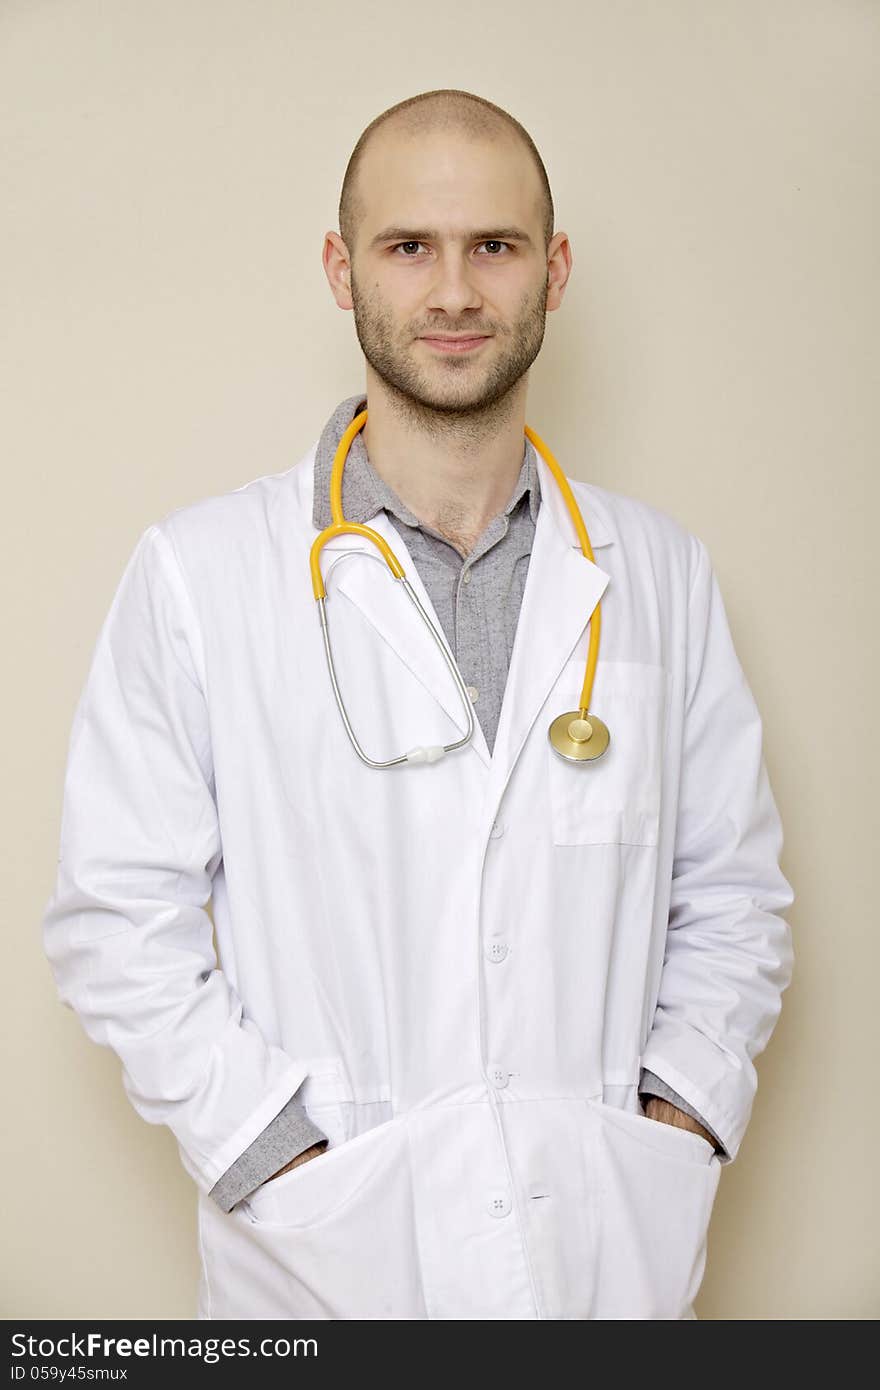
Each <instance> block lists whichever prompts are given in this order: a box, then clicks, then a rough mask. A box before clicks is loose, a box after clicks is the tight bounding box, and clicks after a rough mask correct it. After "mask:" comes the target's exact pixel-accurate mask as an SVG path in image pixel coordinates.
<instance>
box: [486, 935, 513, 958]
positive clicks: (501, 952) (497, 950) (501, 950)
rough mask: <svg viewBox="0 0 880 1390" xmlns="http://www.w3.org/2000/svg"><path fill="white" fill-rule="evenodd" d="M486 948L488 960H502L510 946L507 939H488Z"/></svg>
mask: <svg viewBox="0 0 880 1390" xmlns="http://www.w3.org/2000/svg"><path fill="white" fill-rule="evenodd" d="M485 950H486V959H487V960H492V961H500V960H504V958H505V956H506V955H507V953H508V951H509V950H510V947H509V946H508V944H507V942H506V941H500V940H495V941H487V942H486V948H485Z"/></svg>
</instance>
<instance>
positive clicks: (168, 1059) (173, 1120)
mask: <svg viewBox="0 0 880 1390" xmlns="http://www.w3.org/2000/svg"><path fill="white" fill-rule="evenodd" d="M202 664H203V657H202V654H201V646H200V633H199V630H198V624H197V620H196V614H195V610H194V608H193V605H192V602H191V600H190V597H189V591H188V589H187V587H186V582H185V579H184V576H183V573H182V571H181V569H180V566H179V564H178V562H177V558H176V553H175V551H174V548H173V544H172V541H171V539H170V537H168V536H166V535H165V533H164V532H163V530H162V527H161V525H157V526H151V527H149V528H148V529H147V530H146V531H145V532H144V533H143V535H142V536H141V538H140V540H139V541H138V543H137V545H136V547H135V549H134V552H133V554H132V556H131V558H130V560H129V562H128V564H127V566H126V568H125V571H124V573H123V576H122V579H121V580H120V583H119V586H118V588H117V591H116V594H115V597H114V599H113V602H112V605H111V608H110V612H109V614H108V616H107V618H106V620H105V622H104V625H103V627H102V629H101V632H100V634H99V637H98V641H97V645H96V648H95V651H94V654H93V657H92V662H91V666H90V670H89V673H88V676H87V679H86V684H85V688H84V690H83V692H82V694H81V696H80V700H79V703H78V705H77V709H76V712H75V715H74V719H73V725H72V730H71V735H70V742H69V748H68V760H67V770H66V776H65V782H64V795H63V806H62V817H61V852H60V856H59V862H58V870H57V882H56V885H55V891H54V893H53V896H52V897H51V898H50V900H49V903H48V905H47V906H46V909H45V912H44V916H43V944H44V950H45V952H46V955H47V957H48V959H49V963H50V965H51V968H52V972H53V975H54V978H55V982H56V985H57V988H58V991H59V995H60V998H61V1000H62V1002H63V1003H64V1004H65V1005H67V1006H68V1007H69V1008H71V1009H72V1010H74V1012H75V1013H76V1014H77V1016H78V1017H79V1019H80V1021H81V1023H82V1025H83V1027H84V1029H85V1031H86V1033H87V1035H88V1036H89V1037H90V1038H92V1039H93V1040H94V1041H95V1042H97V1043H99V1044H101V1045H104V1046H107V1047H109V1048H111V1049H112V1050H113V1051H114V1052H115V1053H116V1054H117V1055H118V1056H119V1058H120V1060H121V1063H122V1080H123V1085H124V1088H125V1091H126V1094H127V1095H128V1097H129V1099H130V1101H131V1103H132V1105H133V1106H134V1108H135V1109H136V1110H137V1112H138V1113H139V1114H140V1115H141V1116H142V1117H143V1119H145V1120H147V1121H148V1122H149V1123H151V1124H164V1125H167V1126H168V1127H169V1128H170V1129H171V1130H172V1132H173V1133H174V1135H175V1137H176V1139H177V1141H178V1147H179V1151H180V1155H181V1160H182V1162H183V1164H184V1167H185V1168H186V1169H187V1171H188V1172H189V1173H190V1175H191V1176H192V1177H193V1179H194V1180H195V1181H196V1183H197V1184H198V1186H199V1187H200V1189H201V1190H202V1191H205V1192H207V1191H209V1190H210V1188H211V1187H212V1186H213V1185H214V1184H215V1183H216V1182H217V1180H218V1179H219V1178H220V1177H221V1176H222V1174H223V1173H225V1172H226V1170H227V1169H228V1168H229V1167H230V1165H231V1164H232V1163H233V1162H234V1161H235V1160H236V1159H237V1158H238V1157H239V1156H240V1155H241V1153H242V1152H243V1150H245V1149H246V1148H247V1146H248V1145H249V1144H251V1143H252V1142H253V1140H254V1139H255V1138H256V1137H257V1135H258V1134H260V1133H261V1132H262V1131H263V1130H264V1129H265V1128H266V1127H267V1126H268V1125H269V1124H270V1122H271V1121H272V1120H273V1119H274V1118H275V1117H276V1116H277V1115H278V1114H279V1112H280V1111H281V1110H282V1108H283V1107H284V1106H285V1105H286V1104H287V1102H288V1101H289V1100H290V1098H291V1096H292V1095H293V1094H294V1092H295V1091H296V1089H297V1088H298V1087H299V1085H300V1084H301V1082H302V1081H303V1079H304V1078H305V1075H306V1068H305V1067H304V1066H302V1065H300V1063H298V1062H297V1061H296V1060H295V1059H294V1058H291V1057H290V1056H288V1055H287V1054H286V1053H285V1052H284V1051H283V1050H282V1049H281V1048H279V1047H277V1046H274V1045H273V1044H272V1043H271V1042H270V1041H268V1040H267V1039H266V1038H265V1037H263V1036H262V1034H261V1032H260V1030H259V1029H258V1028H257V1027H256V1025H255V1024H254V1022H253V1020H252V1019H250V1018H248V1017H247V1014H246V1012H245V1011H244V1009H243V1006H242V1001H241V999H240V998H238V996H237V994H236V992H235V990H234V989H233V988H232V985H231V983H230V981H229V980H228V979H227V977H226V976H225V974H224V973H223V971H222V970H219V969H218V968H217V958H216V954H215V951H214V946H213V927H212V922H211V918H210V916H209V914H208V912H207V910H206V905H207V902H208V900H209V898H210V896H211V891H212V883H213V876H214V874H215V873H216V871H217V868H218V867H219V865H220V862H221V859H222V845H221V838H220V828H219V823H218V815H217V806H216V802H215V796H214V773H213V766H212V750H211V740H210V726H209V717H208V708H207V704H206V699H205V695H204V681H203V677H204V673H203V669H202ZM200 673H201V678H200Z"/></svg>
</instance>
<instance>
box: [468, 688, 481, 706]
mask: <svg viewBox="0 0 880 1390" xmlns="http://www.w3.org/2000/svg"><path fill="white" fill-rule="evenodd" d="M467 693H468V694H469V695H470V697H471V704H472V705H474V704H476V702H477V696H478V695H479V693H480V692H479V690H478V689H477V687H476V686H475V685H469V686H468V687H467Z"/></svg>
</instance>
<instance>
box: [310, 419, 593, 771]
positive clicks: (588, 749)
mask: <svg viewBox="0 0 880 1390" xmlns="http://www.w3.org/2000/svg"><path fill="white" fill-rule="evenodd" d="M367 413H368V412H367V411H366V410H362V411H361V413H360V414H359V415H356V416H355V418H354V419H353V420H352V422H351V424H350V425H349V426H348V429H347V430H346V431H345V433H344V434H343V436H342V438H341V439H340V441H339V446H338V448H337V450H336V456H335V458H334V460H333V470H332V472H331V475H330V515H331V517H332V518H333V520H332V523H331V524H330V525H329V526H328V527H327V529H326V530H324V531H322V532H321V534H320V535H319V536H318V537H316V539H315V541H314V543H313V544H312V549H311V554H310V558H309V567H310V569H311V574H312V589H313V591H314V595H315V598H316V599H317V601H318V615H319V617H320V620H321V632H322V633H323V637H324V651H325V653H326V656H327V667H328V669H329V671H330V680H331V683H332V685H333V693H334V694H335V696H336V703H337V705H338V706H339V713H340V714H341V715H342V722H343V724H344V725H345V729H346V732H347V734H348V737H349V738H350V740H351V743H352V746H353V748H354V750H355V752H356V753H357V755H358V757H359V758H360V760H361V762H364V763H366V764H367V766H368V767H376V768H381V767H397V766H399V765H400V764H401V763H434V762H437V760H438V759H439V758H442V757H443V755H444V753H451V752H453V750H454V749H456V748H463V747H464V746H465V744H467V743H469V742H470V741H471V739H472V738H473V734H474V711H473V706H472V704H471V699H470V696H469V695H468V691H467V687H466V685H465V683H464V681H463V680H462V678H461V672H460V671H459V669H458V666H457V665H456V663H455V661H454V660H453V657H452V655H451V653H450V651H449V649H448V647H447V646H446V643H445V642H444V640H443V638H442V636H441V635H440V633H439V632H438V631H437V629H436V627H435V626H434V624H433V623H432V622H431V619H430V618H429V617H428V614H427V613H426V612H425V609H424V607H423V605H422V604H421V602H420V601H419V598H418V595H417V594H416V592H415V590H414V589H413V587H412V585H411V584H410V582H409V580H408V579H407V577H406V575H405V574H404V571H403V566H402V565H401V563H400V561H399V560H398V559H397V556H396V555H395V554H394V551H393V550H392V549H391V547H390V546H389V544H388V542H387V541H386V540H385V538H384V537H383V536H380V535H379V533H378V532H377V531H374V530H372V529H371V528H370V527H369V526H362V525H360V524H359V523H358V522H355V521H346V520H345V517H344V516H343V514H342V472H343V469H344V468H345V460H346V459H347V457H348V451H349V449H350V448H351V445H352V441H353V439H354V437H355V435H356V434H357V433H358V431H359V430H361V429H363V427H364V425H365V424H366V423H367ZM525 433H526V438H528V439H530V440H531V442H532V443H533V444H534V446H535V448H536V449H537V450H538V452H539V453H540V454H541V456H542V458H543V459H544V462H545V463H546V464H547V467H548V468H549V469H550V472H551V473H552V474H553V476H554V478H555V479H556V481H557V483H558V484H559V490H560V492H561V493H562V496H563V498H564V499H565V504H566V506H567V507H568V510H569V513H570V515H571V519H572V521H573V522H574V527H575V530H576V531H577V536H578V540H579V542H580V547H581V550H582V551H583V552H584V555H586V557H587V559H588V560H593V548H592V546H591V545H590V538H589V536H588V535H587V528H586V526H585V525H584V519H583V517H582V516H581V513H580V508H579V507H578V504H577V502H576V501H575V500H574V495H573V493H572V490H571V488H570V487H569V485H568V479H567V478H566V476H565V474H564V473H563V471H562V469H561V468H560V467H559V464H558V463H557V462H556V460H555V458H554V457H553V455H552V454H551V452H550V450H549V449H548V448H547V445H546V444H545V443H544V442H543V440H542V439H540V438H539V437H538V435H536V434H535V431H534V430H532V429H529V427H528V425H526V426H525ZM341 535H354V536H365V537H366V538H367V540H369V541H372V543H373V544H374V545H375V546H376V547H377V549H378V550H379V551H380V552H381V558H382V559H383V560H384V561H385V563H386V565H387V566H388V568H389V570H390V571H391V574H392V577H393V578H394V579H396V580H398V581H399V582H400V583H401V584H402V585H403V587H404V589H405V591H406V593H407V595H408V597H409V598H410V599H411V600H412V602H413V604H414V605H415V607H416V609H417V610H418V612H419V614H420V615H421V617H422V619H423V620H424V622H425V625H426V626H427V628H428V631H429V632H430V633H431V635H432V637H433V638H434V641H435V642H436V643H437V646H438V647H439V649H440V651H441V653H442V655H443V658H444V660H445V661H446V665H447V666H448V667H449V670H450V672H451V674H452V676H453V679H454V680H455V683H456V685H457V687H458V691H459V694H460V695H461V700H462V705H463V706H464V709H465V713H466V716H467V726H468V727H467V733H466V734H465V736H464V738H460V739H459V740H458V741H457V742H456V743H446V744H442V745H441V744H431V745H428V746H420V747H417V748H411V749H410V751H409V752H408V753H401V755H400V757H399V758H389V760H388V761H387V762H376V761H374V759H372V758H368V757H367V755H366V753H365V752H364V750H363V748H362V747H361V745H360V744H359V742H358V740H357V738H356V736H355V733H354V730H353V729H352V727H351V722H350V720H349V718H348V714H347V713H346V709H345V704H344V702H343V699H342V695H341V693H340V690H339V684H338V682H337V679H336V670H335V668H334V665H333V653H332V651H331V649H330V633H329V630H328V627H327V613H326V608H325V602H326V598H327V591H326V588H325V587H324V579H323V576H322V574H321V551H322V549H323V547H324V545H325V544H326V542H327V541H329V540H332V539H333V537H334V536H341ZM363 553H367V554H368V555H369V552H363V551H344V552H343V553H342V554H341V555H339V556H337V558H336V560H334V561H333V564H337V563H338V562H339V560H344V559H347V558H348V557H349V556H351V555H358V554H363ZM370 558H371V559H375V560H378V559H379V558H380V557H379V556H378V555H373V556H370ZM331 568H332V566H331ZM328 574H329V571H328ZM601 621H602V620H601V614H600V610H599V604H598V603H597V604H596V607H595V609H594V611H593V614H592V617H591V619H590V645H589V650H588V652H587V669H586V674H585V676H584V684H583V687H582V689H581V704H580V709H577V710H569V712H568V713H567V714H560V715H558V716H557V717H556V719H554V720H553V723H552V724H551V725H550V728H549V730H548V737H549V739H550V743H551V745H552V746H553V748H554V749H555V751H556V752H557V753H558V754H559V756H560V757H561V758H565V759H566V760H567V761H568V762H575V763H584V762H594V761H595V760H596V758H600V757H601V756H602V754H603V753H604V752H605V750H606V748H607V747H608V744H609V742H610V739H611V735H610V734H609V732H608V726H607V725H606V724H603V722H602V720H601V719H599V718H597V717H596V715H595V714H590V712H589V711H590V696H591V694H592V692H593V679H594V677H595V674H596V663H597V661H598V658H599V632H600V628H601Z"/></svg>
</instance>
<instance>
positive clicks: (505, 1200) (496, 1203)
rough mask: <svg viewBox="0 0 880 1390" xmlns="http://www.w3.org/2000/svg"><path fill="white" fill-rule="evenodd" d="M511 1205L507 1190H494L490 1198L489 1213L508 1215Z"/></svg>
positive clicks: (492, 1214) (491, 1214)
mask: <svg viewBox="0 0 880 1390" xmlns="http://www.w3.org/2000/svg"><path fill="white" fill-rule="evenodd" d="M510 1205H511V1204H510V1197H509V1196H508V1194H507V1193H506V1192H493V1193H492V1196H491V1197H490V1198H489V1215H490V1216H507V1214H508V1212H509V1211H510Z"/></svg>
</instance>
